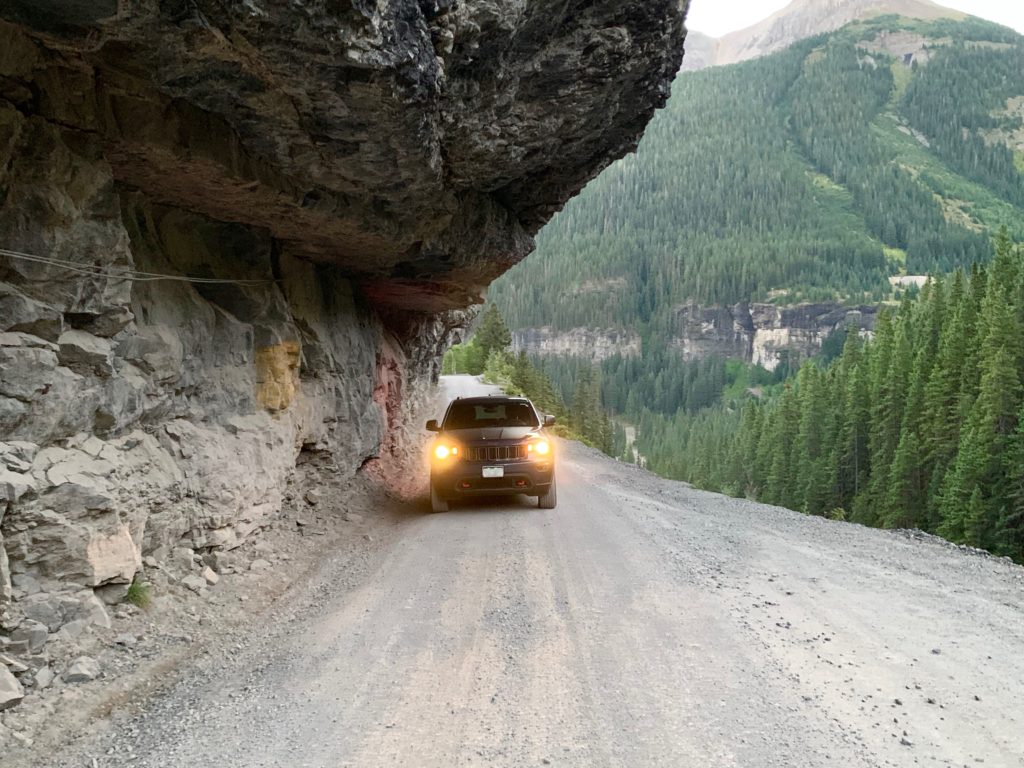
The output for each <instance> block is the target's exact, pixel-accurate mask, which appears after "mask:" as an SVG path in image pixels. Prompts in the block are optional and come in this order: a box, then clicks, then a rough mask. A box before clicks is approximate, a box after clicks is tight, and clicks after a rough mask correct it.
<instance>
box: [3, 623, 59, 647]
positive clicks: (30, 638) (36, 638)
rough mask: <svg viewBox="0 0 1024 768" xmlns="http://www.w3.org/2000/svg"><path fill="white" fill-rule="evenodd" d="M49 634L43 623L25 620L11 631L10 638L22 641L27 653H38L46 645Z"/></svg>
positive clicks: (18, 641)
mask: <svg viewBox="0 0 1024 768" xmlns="http://www.w3.org/2000/svg"><path fill="white" fill-rule="evenodd" d="M49 636H50V633H49V630H48V629H47V627H46V625H45V624H41V623H40V622H38V621H32V620H27V621H23V622H21V626H19V627H18V628H17V629H16V630H14V631H13V632H12V633H11V640H14V641H15V642H17V643H24V644H25V647H26V648H27V650H28V652H29V653H39V651H41V650H43V646H44V645H46V640H47V638H48V637H49Z"/></svg>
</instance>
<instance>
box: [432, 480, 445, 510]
mask: <svg viewBox="0 0 1024 768" xmlns="http://www.w3.org/2000/svg"><path fill="white" fill-rule="evenodd" d="M430 511H431V512H447V511H448V499H446V498H444V497H443V496H442V495H441V494H439V493H438V492H437V489H436V488H434V486H433V484H431V486H430Z"/></svg>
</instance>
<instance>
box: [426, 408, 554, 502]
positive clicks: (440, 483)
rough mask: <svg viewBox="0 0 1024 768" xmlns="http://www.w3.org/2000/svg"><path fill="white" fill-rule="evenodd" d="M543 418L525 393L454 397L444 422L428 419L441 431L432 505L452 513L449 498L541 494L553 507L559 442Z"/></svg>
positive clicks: (433, 456)
mask: <svg viewBox="0 0 1024 768" xmlns="http://www.w3.org/2000/svg"><path fill="white" fill-rule="evenodd" d="M554 423H555V417H554V416H541V415H540V413H538V411H537V409H536V408H534V406H533V403H531V402H530V401H529V400H527V399H526V398H523V397H505V396H495V395H492V396H490V397H463V398H456V399H455V400H452V402H451V403H449V405H448V410H447V411H446V412H445V415H444V420H443V421H442V423H441V424H440V425H438V423H437V421H436V420H431V421H428V422H427V429H428V430H430V431H431V432H437V433H438V436H437V440H435V441H434V445H433V446H431V449H430V505H431V507H432V508H433V510H434V511H435V512H447V511H448V502H449V501H452V500H454V499H460V498H467V497H472V496H495V495H506V494H509V495H511V494H525V495H527V496H536V497H537V499H538V506H539V507H540V508H541V509H554V508H555V504H556V503H557V497H556V495H555V452H554V448H555V447H554V443H553V442H552V440H551V439H550V438H549V437H548V436H547V435H546V434H545V433H544V427H550V426H552V425H553V424H554Z"/></svg>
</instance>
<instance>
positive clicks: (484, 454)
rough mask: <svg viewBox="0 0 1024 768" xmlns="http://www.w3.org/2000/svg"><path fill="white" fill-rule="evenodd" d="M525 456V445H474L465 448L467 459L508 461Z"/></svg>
mask: <svg viewBox="0 0 1024 768" xmlns="http://www.w3.org/2000/svg"><path fill="white" fill-rule="evenodd" d="M525 458H526V446H525V445H474V446H470V447H468V448H466V460H467V461H509V460H511V459H525Z"/></svg>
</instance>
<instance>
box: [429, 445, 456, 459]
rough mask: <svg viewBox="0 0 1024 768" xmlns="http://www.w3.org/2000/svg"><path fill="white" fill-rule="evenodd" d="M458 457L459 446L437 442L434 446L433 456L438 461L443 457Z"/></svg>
mask: <svg viewBox="0 0 1024 768" xmlns="http://www.w3.org/2000/svg"><path fill="white" fill-rule="evenodd" d="M458 457H459V446H457V445H450V444H449V443H438V444H437V445H435V446H434V458H435V459H437V460H438V461H444V460H445V459H449V458H455V459H457V458H458Z"/></svg>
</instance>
